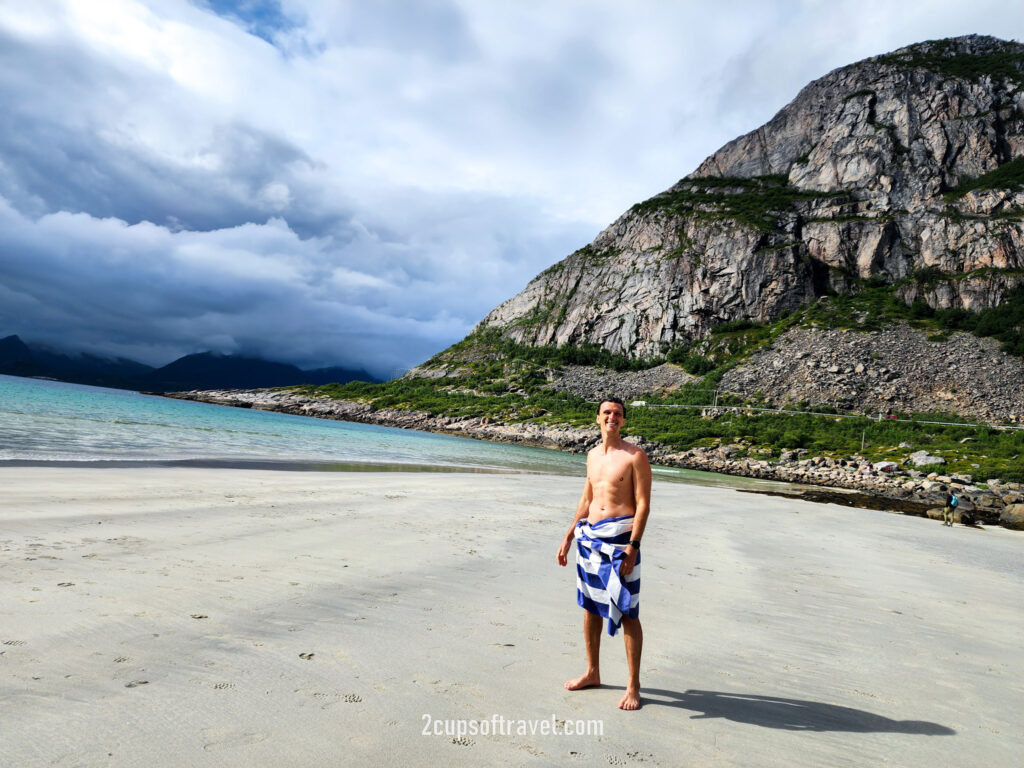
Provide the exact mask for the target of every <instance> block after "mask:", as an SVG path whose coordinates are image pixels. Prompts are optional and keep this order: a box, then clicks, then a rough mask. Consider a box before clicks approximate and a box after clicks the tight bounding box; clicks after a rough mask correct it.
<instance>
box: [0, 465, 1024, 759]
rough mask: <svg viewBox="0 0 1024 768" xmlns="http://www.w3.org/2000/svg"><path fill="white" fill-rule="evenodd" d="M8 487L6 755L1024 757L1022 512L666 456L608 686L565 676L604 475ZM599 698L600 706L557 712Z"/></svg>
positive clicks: (155, 471) (2, 515)
mask: <svg viewBox="0 0 1024 768" xmlns="http://www.w3.org/2000/svg"><path fill="white" fill-rule="evenodd" d="M0 485H2V487H3V494H2V497H0V550H2V552H3V558H2V560H0V569H2V571H0V606H2V612H3V620H2V623H0V643H2V645H0V700H2V701H3V717H2V718H0V764H3V765H5V766H7V765H10V766H19V767H23V766H141V765H145V766H304V767H308V766H336V765H370V764H390V765H424V766H427V765H439V764H445V763H452V764H459V765H462V764H465V765H531V766H532V765H537V766H544V765H552V764H565V765H587V764H591V765H593V764H599V765H621V766H625V765H633V764H638V765H644V766H651V765H655V766H656V765H663V766H677V765H687V766H780V767H781V766H787V767H788V766H816V767H820V766H873V765H892V766H929V767H931V766H937V765H938V766H942V765H992V766H1004V765H1007V766H1008V765H1014V764H1017V762H1018V761H1019V759H1020V755H1021V754H1024V735H1022V730H1021V728H1020V712H1021V710H1022V707H1024V689H1022V683H1021V680H1022V673H1024V660H1022V656H1021V654H1022V647H1021V640H1022V638H1024V609H1022V608H1021V595H1022V594H1024V590H1022V587H1024V558H1022V556H1021V555H1022V552H1024V535H1022V534H1019V533H1014V532H1011V531H1007V530H1003V529H1000V528H989V527H986V528H984V529H968V528H963V527H959V526H958V527H956V528H952V529H950V528H946V527H943V526H942V525H940V524H939V523H938V522H935V521H930V520H925V519H921V518H914V517H904V516H900V515H895V514H889V513H885V512H877V511H869V510H861V509H851V508H846V507H838V506H832V505H823V504H813V503H810V502H804V501H798V500H792V499H785V498H778V497H769V496H763V495H755V494H750V493H740V492H737V491H733V490H729V489H722V488H705V487H694V486H687V485H682V484H676V483H668V482H663V481H659V480H656V481H655V487H654V492H653V504H652V513H651V518H650V522H649V524H648V528H647V534H646V536H645V537H644V551H643V558H644V561H643V568H644V571H643V589H642V593H641V595H642V597H641V619H642V620H643V624H644V632H645V648H644V657H643V673H642V683H643V686H644V699H643V702H644V706H643V709H641V710H640V711H639V712H633V713H626V712H620V711H618V710H617V709H616V706H615V705H616V702H617V701H618V700H619V698H620V697H621V695H622V690H623V684H624V682H625V677H626V669H625V660H624V654H623V647H622V637H621V635H620V636H618V637H615V638H608V637H607V636H605V637H604V641H603V653H602V677H603V682H604V685H603V686H602V687H601V688H597V689H592V690H587V691H582V692H575V693H570V692H567V691H565V690H564V689H563V688H562V683H563V681H564V680H565V679H567V678H569V677H572V676H575V675H578V674H580V673H581V672H582V671H583V646H582V633H581V618H582V617H581V611H580V609H579V608H577V607H576V604H575V576H574V572H573V570H572V569H562V568H559V567H558V566H557V565H556V564H555V550H556V547H557V544H558V540H559V538H560V537H561V536H562V534H563V533H564V531H565V530H566V528H567V526H568V523H569V521H570V520H571V517H572V511H573V509H574V507H575V503H576V500H577V499H578V496H579V491H580V487H581V481H580V480H579V479H577V478H566V477H554V476H539V475H512V474H436V473H423V474H416V473H325V472H275V471H252V470H229V469H193V468H139V469H94V468H82V469H75V468H58V467H53V468H50V467H38V468H37V467H29V468H24V467H4V468H2V469H0ZM447 721H451V722H447ZM485 721H486V726H485V725H484V723H485ZM591 721H597V722H598V723H600V727H601V729H602V730H603V735H575V734H574V735H566V734H565V733H561V732H560V733H558V734H557V735H556V734H552V733H549V732H546V731H548V730H550V729H555V730H559V731H564V730H568V729H570V728H573V729H575V728H577V726H578V727H580V728H583V729H586V728H590V729H591V731H593V730H595V729H596V728H597V725H596V723H591ZM552 722H553V723H554V725H552V724H551V723H552ZM437 723H441V725H440V726H438V725H437ZM543 723H547V725H546V726H545V725H544V724H543ZM474 726H475V732H470V728H471V727H474ZM524 726H525V729H526V731H527V732H526V733H522V732H517V731H522V730H523V727H524ZM531 728H533V729H534V730H535V732H534V733H530V732H529V730H530V729H531ZM484 729H487V730H488V732H487V733H483V732H482V731H483V730H484ZM424 730H427V731H428V733H429V735H424ZM496 730H497V731H498V732H497V733H496V732H495V731H496ZM508 730H511V731H512V732H511V733H509V732H508ZM460 731H461V732H460Z"/></svg>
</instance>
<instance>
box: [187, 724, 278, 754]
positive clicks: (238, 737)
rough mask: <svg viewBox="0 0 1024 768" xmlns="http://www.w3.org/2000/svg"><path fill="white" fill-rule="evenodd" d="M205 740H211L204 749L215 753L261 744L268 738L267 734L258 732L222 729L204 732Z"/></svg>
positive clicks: (208, 729)
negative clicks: (216, 751)
mask: <svg viewBox="0 0 1024 768" xmlns="http://www.w3.org/2000/svg"><path fill="white" fill-rule="evenodd" d="M202 735H203V738H204V739H209V741H207V742H206V743H205V744H204V745H203V749H205V750H206V751H207V752H213V751H215V750H218V749H232V748H233V747H244V746H247V745H249V744H259V743H260V742H261V741H263V740H265V739H266V738H267V734H265V733H258V732H248V733H247V732H243V731H226V730H223V729H220V728H207V729H206V730H205V731H203V734H202Z"/></svg>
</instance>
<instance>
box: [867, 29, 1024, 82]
mask: <svg viewBox="0 0 1024 768" xmlns="http://www.w3.org/2000/svg"><path fill="white" fill-rule="evenodd" d="M876 60H877V61H879V62H880V63H882V64H890V65H893V66H898V67H912V68H915V69H927V70H929V71H931V72H935V73H936V74H939V75H942V76H944V77H959V78H962V79H964V80H980V79H981V78H983V77H992V78H993V79H996V80H998V79H1005V80H1009V81H1011V82H1014V83H1017V84H1018V85H1024V53H1020V52H1018V51H1000V52H998V53H984V54H970V53H962V52H960V51H958V50H957V48H956V43H955V42H954V41H952V40H929V41H928V42H927V43H921V44H919V45H917V46H914V48H913V49H912V50H910V51H908V52H906V53H889V54H886V55H884V56H879V57H878V58H877V59H876Z"/></svg>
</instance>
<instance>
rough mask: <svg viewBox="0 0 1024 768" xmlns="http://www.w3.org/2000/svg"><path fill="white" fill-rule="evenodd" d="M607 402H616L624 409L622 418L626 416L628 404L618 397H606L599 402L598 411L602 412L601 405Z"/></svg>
mask: <svg viewBox="0 0 1024 768" xmlns="http://www.w3.org/2000/svg"><path fill="white" fill-rule="evenodd" d="M605 403H616V404H618V406H619V408H621V409H622V418H626V404H625V403H624V402H622V401H621V400H620V399H619V398H617V397H606V398H603V399H602V400H601V402H600V403H598V404H597V412H598V413H601V406H602V405H604V404H605Z"/></svg>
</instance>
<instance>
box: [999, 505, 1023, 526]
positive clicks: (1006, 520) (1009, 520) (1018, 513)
mask: <svg viewBox="0 0 1024 768" xmlns="http://www.w3.org/2000/svg"><path fill="white" fill-rule="evenodd" d="M999 524H1000V525H1001V526H1003V527H1004V528H1010V529H1011V530H1014V531H1024V504H1010V505H1009V506H1008V507H1004V508H1003V511H1002V512H1000V513H999Z"/></svg>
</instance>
